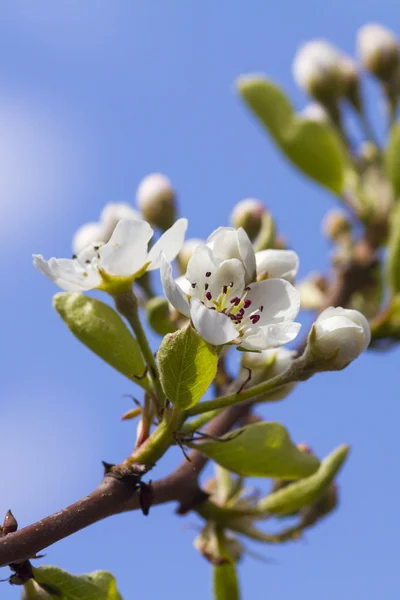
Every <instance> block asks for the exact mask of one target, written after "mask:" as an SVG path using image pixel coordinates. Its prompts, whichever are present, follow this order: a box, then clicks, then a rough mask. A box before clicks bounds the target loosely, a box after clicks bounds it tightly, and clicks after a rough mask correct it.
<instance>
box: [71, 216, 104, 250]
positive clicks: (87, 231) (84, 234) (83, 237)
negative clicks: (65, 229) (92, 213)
mask: <svg viewBox="0 0 400 600" xmlns="http://www.w3.org/2000/svg"><path fill="white" fill-rule="evenodd" d="M98 241H100V242H102V243H104V242H105V241H107V240H106V232H105V229H104V226H103V225H102V223H98V222H93V223H86V224H85V225H82V227H79V229H78V230H77V231H76V232H75V235H74V237H73V239H72V250H73V252H74V254H79V253H80V252H82V250H84V249H85V248H87V247H88V246H90V245H91V244H92V243H93V242H98Z"/></svg>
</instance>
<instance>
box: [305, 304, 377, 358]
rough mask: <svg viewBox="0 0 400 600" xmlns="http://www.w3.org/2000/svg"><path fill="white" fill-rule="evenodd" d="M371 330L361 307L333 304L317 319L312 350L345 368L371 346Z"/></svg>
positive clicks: (312, 337)
mask: <svg viewBox="0 0 400 600" xmlns="http://www.w3.org/2000/svg"><path fill="white" fill-rule="evenodd" d="M370 341H371V331H370V327H369V324H368V321H367V319H366V318H365V317H364V315H362V314H361V313H360V312H358V310H352V309H347V308H341V307H338V308H334V307H330V308H327V309H326V310H324V311H323V312H322V313H321V314H320V315H319V317H318V318H317V320H316V321H315V323H314V325H313V328H312V330H311V334H310V342H311V346H312V348H311V350H312V352H313V354H315V355H316V356H317V357H319V358H324V359H326V360H329V361H330V364H331V365H332V368H333V369H343V368H344V367H346V366H347V365H348V364H349V363H351V361H353V360H354V359H356V358H357V357H358V356H359V355H360V354H361V352H363V351H364V350H366V348H368V346H369V343H370Z"/></svg>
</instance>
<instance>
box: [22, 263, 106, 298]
mask: <svg viewBox="0 0 400 600" xmlns="http://www.w3.org/2000/svg"><path fill="white" fill-rule="evenodd" d="M33 264H34V266H35V267H36V268H37V269H38V270H39V271H40V272H41V273H43V275H46V277H48V278H49V279H51V281H53V282H54V283H55V284H56V285H58V287H60V288H61V289H62V290H66V291H67V292H82V291H87V290H92V289H95V288H97V287H98V286H99V285H100V283H101V277H100V274H99V272H98V270H97V269H96V268H94V267H93V265H91V264H88V265H87V266H86V265H81V264H80V263H79V262H78V261H77V260H76V259H71V258H50V260H45V259H44V258H43V256H42V255H41V254H36V255H34V256H33Z"/></svg>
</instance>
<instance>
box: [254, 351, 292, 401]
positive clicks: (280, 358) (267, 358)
mask: <svg viewBox="0 0 400 600" xmlns="http://www.w3.org/2000/svg"><path fill="white" fill-rule="evenodd" d="M295 358H296V351H295V350H288V349H287V348H278V349H277V350H263V351H262V352H258V353H257V352H246V353H245V354H244V355H243V359H242V366H243V367H247V368H248V369H251V380H250V381H249V383H248V385H249V386H251V385H257V384H258V383H261V382H262V381H266V380H267V379H271V378H272V377H276V376H277V375H280V374H281V373H283V372H284V371H286V370H287V369H288V368H289V367H290V365H291V364H292V362H293V360H294V359H295ZM295 385H296V384H295V383H288V384H287V385H284V386H282V387H281V388H279V389H278V390H277V391H276V392H270V393H269V394H266V395H265V398H268V399H271V398H274V400H281V399H282V398H285V397H286V396H287V395H288V393H289V392H290V391H291V390H292V389H293V388H294V386H295Z"/></svg>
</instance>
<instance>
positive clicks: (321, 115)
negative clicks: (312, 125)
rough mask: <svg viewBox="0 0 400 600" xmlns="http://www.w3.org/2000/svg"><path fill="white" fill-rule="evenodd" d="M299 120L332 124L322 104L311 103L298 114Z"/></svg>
mask: <svg viewBox="0 0 400 600" xmlns="http://www.w3.org/2000/svg"><path fill="white" fill-rule="evenodd" d="M299 117H300V118H301V119H307V121H317V123H324V124H328V123H332V121H331V118H330V116H329V114H328V112H327V111H326V110H325V108H324V107H323V106H322V104H318V102H311V103H310V104H308V105H307V106H306V107H305V108H304V109H303V110H302V111H301V112H300V113H299Z"/></svg>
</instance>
